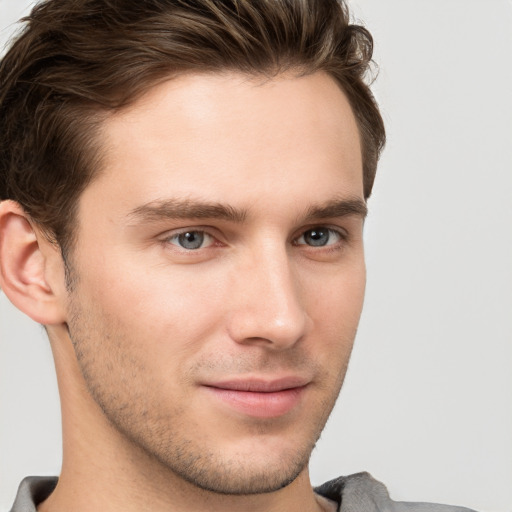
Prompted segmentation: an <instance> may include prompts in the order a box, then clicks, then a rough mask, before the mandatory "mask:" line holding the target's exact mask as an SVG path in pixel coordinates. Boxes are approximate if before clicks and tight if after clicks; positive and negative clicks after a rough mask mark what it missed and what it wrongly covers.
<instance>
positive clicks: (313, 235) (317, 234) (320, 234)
mask: <svg viewBox="0 0 512 512" xmlns="http://www.w3.org/2000/svg"><path fill="white" fill-rule="evenodd" d="M304 238H305V240H306V242H307V243H308V244H309V245H314V246H322V245H325V244H326V243H327V242H328V240H329V232H328V231H326V230H323V229H310V230H309V231H308V232H307V233H306V234H305V237H304Z"/></svg>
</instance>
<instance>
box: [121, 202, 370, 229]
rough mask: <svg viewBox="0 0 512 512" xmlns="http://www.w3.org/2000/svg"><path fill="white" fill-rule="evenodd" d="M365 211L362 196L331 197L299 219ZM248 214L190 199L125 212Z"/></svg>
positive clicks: (238, 219) (143, 215)
mask: <svg viewBox="0 0 512 512" xmlns="http://www.w3.org/2000/svg"><path fill="white" fill-rule="evenodd" d="M367 213H368V208H367V206H366V203H365V201H364V200H363V199H360V198H351V199H332V200H330V201H327V202H326V203H324V204H321V205H316V206H311V207H310V208H309V209H307V210H306V212H305V215H303V216H301V218H303V219H305V221H306V222H311V221H314V220H317V219H325V218H334V217H346V216H351V215H353V216H358V217H362V218H363V219H364V218H365V217H366V215H367ZM247 217H248V210H246V209H239V208H235V207H233V206H229V205H224V204H221V203H208V202H203V201H200V200H191V199H165V200H156V201H151V202H149V203H146V204H144V205H142V206H138V207H137V208H135V209H133V210H132V211H131V212H130V213H129V214H128V218H130V219H133V220H134V221H136V222H158V221H161V220H166V219H222V220H226V221H230V222H234V223H237V224H241V223H243V222H244V221H245V220H246V219H247Z"/></svg>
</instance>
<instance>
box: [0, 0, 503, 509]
mask: <svg viewBox="0 0 512 512" xmlns="http://www.w3.org/2000/svg"><path fill="white" fill-rule="evenodd" d="M28 3H29V2H27V1H22V0H0V29H1V31H0V40H1V41H2V42H4V41H5V40H6V39H7V38H8V37H9V36H10V34H11V32H12V30H13V22H14V21H15V20H16V19H17V18H18V17H19V16H20V15H21V14H22V12H25V11H26V5H28ZM350 4H351V5H352V6H353V8H354V12H355V14H356V16H357V17H358V18H360V19H362V20H364V24H365V25H367V26H368V28H369V29H370V30H371V31H372V33H373V35H374V37H375V41H376V59H377V61H378V62H379V65H380V75H379V78H378V80H377V82H376V84H375V91H376V94H377V97H378V99H379V102H380V103H381V106H382V111H383V114H384V118H385V121H386V124H387V130H388V137H389V142H388V146H387V149H386V151H385V154H384V156H383V159H382V162H381V165H380V169H379V172H378V178H377V182H376V187H375V191H374V195H373V198H372V199H371V201H370V217H369V219H368V222H367V225H366V235H365V236H366V240H367V261H368V289H367V300H366V305H365V310H364V313H363V318H362V324H361V327H360V331H359V335H358V339H357V344H356V349H355V351H354V355H353V360H352V363H351V366H350V369H349V373H348V376H347V381H346V384H345V387H344V390H343V392H342V394H341V399H340V401H339V403H338V405H337V408H336V409H335V412H334V413H333V416H332V418H331V420H330V421H329V423H328V426H327V429H326V431H325V433H324V435H323V437H322V439H321V441H320V442H319V444H318V447H317V450H316V451H315V452H314V455H313V459H312V466H311V468H312V480H313V483H314V484H318V483H320V482H322V481H324V480H326V479H329V478H333V477H336V476H338V475H340V474H349V473H353V472H357V471H362V470H367V471H369V472H371V473H372V474H373V475H374V476H375V477H376V478H378V479H380V480H382V481H384V482H385V483H386V484H387V486H388V488H389V490H390V493H391V495H392V497H393V498H395V499H399V500H414V501H434V502H442V503H452V504H458V505H465V506H468V507H472V508H475V509H477V510H480V511H482V512H483V511H485V512H494V511H496V512H497V511H512V320H511V318H512V230H511V226H512V2H511V1H508V0H488V1H486V2H482V1H477V0H428V1H427V0H422V1H420V0H418V1H416V0H386V1H382V0H354V1H352V2H350ZM0 122H1V120H0ZM59 421H60V419H59V407H58V398H57V389H56V383H55V377H54V373H53V364H52V359H51V354H50V350H49V346H48V343H47V341H46V340H45V337H44V335H43V332H42V329H41V328H40V327H39V326H37V325H34V324H32V323H31V321H29V320H28V319H26V318H24V317H23V315H21V314H20V313H18V312H16V311H15V310H14V308H13V307H12V306H10V305H9V304H8V302H7V299H6V298H5V296H3V295H2V294H1V292H0V510H2V511H4V510H8V509H9V508H10V505H11V503H12V500H13V498H14V495H15V492H16V488H17V485H18V483H19V481H20V480H21V478H22V477H23V476H25V475H28V474H40V475H43V474H57V473H58V471H59V465H60V456H61V448H60V424H59Z"/></svg>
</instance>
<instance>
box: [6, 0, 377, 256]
mask: <svg viewBox="0 0 512 512" xmlns="http://www.w3.org/2000/svg"><path fill="white" fill-rule="evenodd" d="M24 21H25V22H26V24H25V27H24V29H23V31H22V32H21V34H20V35H19V37H18V38H17V39H16V40H15V42H14V44H13V45H12V47H11V48H10V50H9V51H8V53H7V54H6V56H5V57H4V59H3V61H2V63H1V65H0V200H2V199H13V200H15V201H17V202H19V203H20V204H21V205H22V207H23V208H24V209H25V211H26V212H27V213H28V214H29V215H30V216H31V217H32V219H33V220H34V221H35V222H37V223H38V224H39V225H40V226H41V227H42V228H43V229H45V231H46V232H47V233H48V234H49V235H51V237H52V238H54V240H55V241H57V242H58V243H59V244H60V245H61V247H62V250H63V252H65V249H66V247H67V246H68V245H69V244H70V243H71V242H70V240H71V238H72V236H71V235H72V234H73V230H72V228H73V218H74V215H75V206H76V204H77V199H78V197H79V195H80V194H81V192H82V191H83V190H84V189H85V187H86V186H87V184H88V183H90V181H91V179H93V177H94V176H95V173H96V172H97V171H98V169H99V168H100V167H101V165H100V153H101V152H100V151H99V150H98V149H99V148H100V147H101V144H100V141H99V136H98V134H99V128H100V126H101V121H102V119H104V118H105V116H106V115H108V114H109V113H110V112H112V111H114V110H117V109H121V108H123V107H124V106H126V105H128V104H130V103H132V102H133V101H134V100H135V99H136V98H137V97H139V96H140V95H141V94H142V93H144V91H146V90H148V88H149V87H151V86H153V85H155V84H157V83H159V82H161V81H164V80H167V79H169V78H170V77H172V76H173V75H178V74H182V73H185V72H194V71H202V72H204V71H212V72H215V71H221V70H235V71H241V72H243V73H248V74H251V75H261V74H262V75H265V76H269V77H272V76H275V75H277V74H278V73H280V72H283V71H288V70H293V71H296V72H297V73H298V74H309V73H313V72H315V71H320V70H323V71H325V72H327V73H329V74H330V75H331V76H332V77H334V78H335V79H336V80H337V81H338V83H339V84H340V85H341V87H342V89H343V90H344V92H345V94H346V95H347V98H348V100H349V102H350V104H351V106H352V109H353V112H354V114H355V117H356V119H357V123H358V127H359V131H360V138H361V146H362V159H363V180H364V194H365V197H366V198H367V197H369V195H370V193H371V190H372V186H373V181H374V178H375V172H376V167H377V160H378V157H379V154H380V151H381V149H382V147H383V145H384V141H385V131H384V125H383V122H382V118H381V116H380V113H379V110H378V107H377V105H376V103H375V100H374V98H373V96H372V93H371V92H370V89H369V86H368V85H367V83H366V80H367V78H368V71H369V66H370V64H371V58H372V51H373V41H372V37H371V35H370V33H369V32H368V31H367V30H366V29H365V28H364V27H362V26H358V25H355V24H351V23H350V19H349V13H348V9H347V6H346V5H345V3H344V2H343V0H270V1H269V0H73V1H62V0H61V1H58V0H46V1H43V2H41V3H40V4H38V5H37V6H36V7H35V8H34V9H33V10H32V12H31V14H30V15H29V16H28V17H27V18H25V19H24Z"/></svg>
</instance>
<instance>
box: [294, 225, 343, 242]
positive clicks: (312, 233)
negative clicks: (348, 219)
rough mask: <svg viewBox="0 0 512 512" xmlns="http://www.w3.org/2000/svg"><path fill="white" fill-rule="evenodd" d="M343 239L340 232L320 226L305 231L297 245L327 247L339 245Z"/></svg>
mask: <svg viewBox="0 0 512 512" xmlns="http://www.w3.org/2000/svg"><path fill="white" fill-rule="evenodd" d="M342 238H343V237H342V235H341V233H339V232H338V231H335V230H334V229H329V228H326V227H322V226H319V227H316V228H312V229H308V230H307V231H305V232H304V233H303V234H302V235H301V236H300V237H299V238H298V239H297V242H296V243H297V245H309V246H311V247H325V246H328V245H334V244H336V243H338V242H339V241H340V240H341V239H342Z"/></svg>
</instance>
